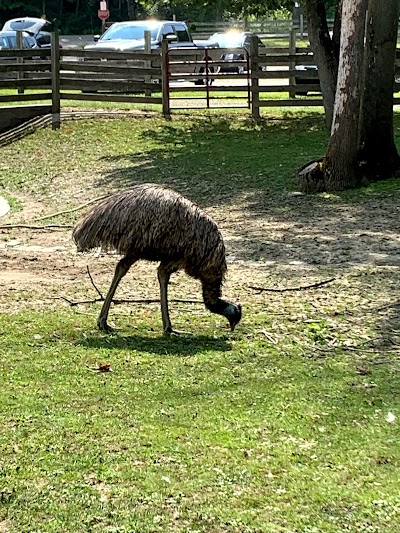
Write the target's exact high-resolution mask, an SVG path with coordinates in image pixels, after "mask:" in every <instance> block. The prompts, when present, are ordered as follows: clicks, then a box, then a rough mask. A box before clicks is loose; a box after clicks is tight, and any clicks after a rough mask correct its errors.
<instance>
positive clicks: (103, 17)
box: [97, 9, 110, 20]
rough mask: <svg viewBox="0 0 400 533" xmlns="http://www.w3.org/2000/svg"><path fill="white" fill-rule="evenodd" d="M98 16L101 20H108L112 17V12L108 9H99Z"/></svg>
mask: <svg viewBox="0 0 400 533" xmlns="http://www.w3.org/2000/svg"><path fill="white" fill-rule="evenodd" d="M97 16H98V17H99V19H100V20H107V19H108V18H109V17H110V12H109V10H108V9H99V10H98V11H97Z"/></svg>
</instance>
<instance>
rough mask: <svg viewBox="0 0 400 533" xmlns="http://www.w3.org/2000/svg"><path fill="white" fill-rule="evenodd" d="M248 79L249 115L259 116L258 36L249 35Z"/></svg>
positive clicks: (257, 118)
mask: <svg viewBox="0 0 400 533" xmlns="http://www.w3.org/2000/svg"><path fill="white" fill-rule="evenodd" d="M250 79H251V116H252V117H253V119H254V120H259V118H260V91H259V78H258V37H257V35H252V36H251V37H250Z"/></svg>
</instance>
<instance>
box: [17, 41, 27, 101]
mask: <svg viewBox="0 0 400 533" xmlns="http://www.w3.org/2000/svg"><path fill="white" fill-rule="evenodd" d="M16 40H17V42H16V45H17V48H18V49H19V50H23V48H24V43H23V40H22V31H17V37H16ZM23 62H24V58H23V57H22V56H18V57H17V63H18V64H19V65H21V64H22V63H23ZM23 77H24V73H23V72H21V71H20V70H19V71H18V72H17V79H18V80H22V78H23ZM24 92H25V91H24V89H23V87H18V94H24Z"/></svg>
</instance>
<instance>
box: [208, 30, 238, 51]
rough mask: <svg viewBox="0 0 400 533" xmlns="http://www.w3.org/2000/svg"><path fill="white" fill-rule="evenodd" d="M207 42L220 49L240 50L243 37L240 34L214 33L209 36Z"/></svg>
mask: <svg viewBox="0 0 400 533" xmlns="http://www.w3.org/2000/svg"><path fill="white" fill-rule="evenodd" d="M209 41H211V42H212V43H218V44H219V45H220V47H221V48H241V47H242V46H243V37H242V35H241V34H240V33H235V32H232V33H230V32H228V33H220V34H218V33H216V34H214V35H211V37H210V38H209Z"/></svg>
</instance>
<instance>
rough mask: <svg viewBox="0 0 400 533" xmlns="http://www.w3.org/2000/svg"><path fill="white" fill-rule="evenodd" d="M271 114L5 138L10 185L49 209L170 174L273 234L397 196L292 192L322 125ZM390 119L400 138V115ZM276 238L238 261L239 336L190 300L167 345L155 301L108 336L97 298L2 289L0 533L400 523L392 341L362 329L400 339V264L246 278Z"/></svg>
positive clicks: (293, 530) (381, 527) (305, 532)
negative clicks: (262, 221) (77, 303)
mask: <svg viewBox="0 0 400 533" xmlns="http://www.w3.org/2000/svg"><path fill="white" fill-rule="evenodd" d="M266 117H267V120H265V121H263V122H262V123H260V124H254V123H253V122H252V121H250V120H248V119H247V117H245V116H244V115H242V116H237V115H232V114H230V115H228V114H227V113H225V112H220V113H219V114H216V115H215V116H211V115H210V114H205V115H204V114H203V115H201V116H200V115H199V116H195V117H194V118H188V117H182V116H179V117H175V118H174V119H173V120H172V121H164V120H163V119H161V118H157V117H156V118H152V119H141V120H137V119H131V120H122V119H114V120H97V121H93V120H85V121H75V122H65V123H63V124H62V127H61V129H60V130H57V131H52V130H51V129H50V128H48V129H44V130H40V131H37V132H36V133H35V134H33V135H30V136H28V137H26V138H25V139H23V140H21V141H18V142H16V143H14V144H13V145H9V146H7V147H4V148H2V156H3V157H2V161H1V163H0V182H1V183H2V188H3V190H4V191H5V193H6V195H7V197H8V198H10V197H12V198H15V203H14V205H15V206H17V202H20V204H22V206H24V203H25V202H26V199H27V198H29V199H30V201H33V202H36V203H39V202H41V203H42V204H44V205H45V206H46V208H47V209H48V210H49V211H50V212H51V210H57V208H63V209H66V208H68V207H74V206H76V205H77V204H78V203H79V202H80V201H81V200H82V201H83V200H85V199H88V198H91V197H94V196H98V195H101V194H103V193H104V192H106V191H109V190H113V189H117V188H122V187H126V186H128V185H130V184H132V183H137V182H144V181H150V182H162V183H166V184H169V185H171V186H174V187H175V188H177V189H178V190H180V191H183V192H185V193H187V195H188V196H190V197H191V198H193V199H194V200H196V201H197V202H198V203H200V204H201V205H202V206H204V207H206V208H216V207H218V209H220V211H219V213H220V218H221V220H223V219H224V216H225V215H226V216H228V215H229V214H230V212H231V210H234V209H238V207H237V206H239V205H241V202H243V198H248V199H249V200H248V202H247V203H245V207H242V209H243V210H244V211H245V216H247V217H248V218H247V219H246V220H248V221H249V222H248V223H249V224H250V223H252V222H251V221H252V220H253V219H257V218H261V217H263V216H264V217H266V218H267V220H268V224H271V226H272V225H273V224H275V223H277V222H278V221H279V219H280V216H281V215H283V214H285V213H287V212H288V211H290V210H293V211H294V210H295V209H297V210H298V211H296V212H295V213H294V215H293V216H294V217H296V216H298V217H299V220H300V219H301V217H302V216H308V217H312V216H313V215H314V211H315V212H317V214H318V213H320V211H319V210H320V209H322V207H323V206H325V207H326V206H327V207H328V208H329V207H332V208H333V207H335V206H339V207H340V208H343V207H344V206H347V205H352V206H354V207H355V210H356V212H357V213H361V212H362V210H363V209H365V210H368V209H370V205H369V204H368V203H367V202H368V201H369V200H370V199H371V198H372V199H373V200H374V201H376V202H379V201H380V202H381V205H382V206H385V205H389V203H390V202H394V203H398V201H399V195H400V191H399V186H398V180H389V181H387V182H380V183H377V184H373V185H371V186H369V187H366V188H364V189H361V190H359V191H352V192H345V193H340V194H337V195H334V194H331V195H316V196H315V197H312V200H310V199H308V197H307V198H303V197H301V198H300V200H299V204H293V203H290V198H291V196H290V193H292V192H293V191H296V188H297V187H296V181H295V169H296V168H297V167H298V166H299V165H301V164H302V163H304V162H305V161H307V160H310V159H312V158H313V157H317V156H319V155H322V154H323V153H324V150H325V148H326V144H327V141H328V132H327V131H326V129H325V126H324V123H323V118H322V116H321V114H320V113H309V112H308V114H306V113H305V112H304V111H300V110H293V111H290V112H287V111H286V110H279V112H278V110H277V111H275V110H274V114H272V113H271V114H269V113H268V114H266ZM395 128H396V130H395V131H396V141H397V142H398V143H399V131H400V121H399V117H398V116H397V115H396V116H395ZM399 144H400V143H399ZM302 202H304V203H305V207H304V208H301V203H302ZM308 202H310V203H308ZM266 206H267V207H266ZM310 206H311V208H310ZM263 209H264V211H262V210H263ZM301 209H303V210H301ZM265 211H266V212H265ZM23 212H24V211H23ZM304 213H305V215H304ZM17 215H18V216H20V213H19V212H18V213H16V214H15V216H17ZM26 216H28V215H26ZM30 216H32V214H30ZM77 216H78V214H76V213H74V214H67V215H63V216H61V217H57V219H56V220H57V221H59V222H73V221H74V220H75V219H76V217H77ZM313 220H314V219H313ZM295 222H296V223H299V224H300V222H299V221H298V220H295ZM317 222H318V221H317ZM296 227H297V226H296ZM299 228H300V226H299ZM9 235H10V234H8V233H4V234H1V238H2V241H4V240H6V239H7V238H8V237H9ZM17 235H18V234H17ZM238 238H239V236H238ZM268 238H269V236H268V234H261V235H259V236H258V237H257V236H256V235H255V236H254V239H253V240H251V242H249V240H248V239H246V238H243V239H242V240H240V241H239V243H240V250H239V251H238V254H239V259H242V260H243V261H246V260H247V259H251V261H252V263H250V264H249V266H248V270H246V272H247V277H246V279H245V280H244V281H243V280H242V281H241V280H239V279H238V280H237V281H235V280H234V282H235V284H234V288H235V290H236V289H237V292H239V293H240V299H241V301H242V303H243V305H244V317H243V321H242V323H241V324H239V326H238V327H237V329H236V331H235V332H234V333H233V334H231V333H230V332H229V333H228V331H227V329H225V328H226V325H225V324H224V322H223V320H222V319H220V318H219V317H215V316H213V315H211V314H210V313H206V312H205V311H204V310H203V309H202V308H201V312H200V313H199V312H194V311H193V308H192V306H187V305H186V306H183V305H182V306H181V308H179V310H177V309H176V308H175V309H174V311H173V314H174V316H173V319H174V325H175V326H176V328H177V329H180V330H185V331H188V332H191V333H187V334H184V335H182V336H177V337H172V338H164V337H162V336H161V335H160V327H161V326H160V316H159V315H160V313H159V309H158V306H151V305H148V306H141V307H134V308H133V309H132V306H130V307H125V308H124V311H122V314H121V315H118V314H117V312H116V311H115V309H113V310H112V313H113V318H112V320H116V321H117V326H118V330H117V332H116V333H114V334H112V335H105V334H103V333H101V332H99V331H97V330H96V329H95V317H96V314H97V312H98V307H97V305H94V306H87V307H84V308H82V307H78V308H68V307H67V306H66V305H64V303H62V302H60V301H56V303H55V302H54V300H50V298H51V297H52V296H60V294H65V293H66V292H67V291H68V290H71V291H72V289H71V288H70V286H68V285H66V286H65V287H64V286H61V287H60V286H57V287H54V288H53V289H52V291H51V292H50V291H49V290H48V289H47V288H45V289H42V291H44V293H43V292H42V293H41V292H40V291H41V288H40V284H39V283H36V284H35V286H33V285H34V284H32V287H29V288H28V289H27V288H25V289H23V290H22V289H21V290H7V289H8V288H10V289H12V287H9V286H8V285H7V284H6V283H3V284H2V287H4V288H5V290H4V291H3V293H2V295H0V303H1V304H4V312H3V313H2V314H1V315H0V405H1V410H0V450H1V456H0V531H1V532H3V531H4V532H5V533H33V532H40V533H59V532H63V533H64V532H65V533H86V532H101V533H104V532H109V533H111V532H113V533H116V532H118V533H122V532H123V533H128V532H129V533H153V532H163V533H164V532H165V533H195V532H196V533H261V532H262V533H264V532H265V533H270V532H271V533H278V532H279V533H320V532H323V533H338V532H346V531H356V532H368V533H370V532H374V533H397V531H398V524H399V521H400V497H399V490H398V487H399V474H398V472H399V467H400V453H399V446H398V443H399V437H400V435H399V425H398V417H399V413H400V397H399V390H400V378H399V361H398V351H397V350H398V348H397V347H396V346H395V345H393V344H390V343H389V347H387V346H386V345H385V346H386V348H384V347H382V348H379V347H378V348H376V349H373V346H374V345H373V344H371V342H370V343H369V344H365V343H364V340H368V341H371V339H375V338H376V337H379V338H381V337H382V338H383V339H386V338H387V337H390V339H392V341H393V342H394V343H395V342H396V339H397V338H398V337H397V336H396V335H398V333H396V332H397V331H398V330H399V324H398V318H397V314H398V312H397V310H398V307H396V306H395V305H393V306H392V307H390V308H389V310H388V314H387V315H384V317H382V315H381V314H379V313H378V312H377V311H375V308H376V307H377V305H378V304H382V303H387V302H392V303H393V302H394V301H395V299H396V298H398V296H399V289H398V287H399V280H398V269H396V267H395V266H394V267H392V268H389V267H388V268H386V267H382V269H380V268H379V267H378V266H375V267H372V266H371V267H368V266H367V267H365V268H364V269H363V268H362V267H361V266H358V267H355V268H354V270H351V267H350V266H349V267H348V271H347V272H346V267H343V270H340V271H339V270H338V271H336V270H335V267H334V266H330V265H324V266H322V265H320V266H318V265H317V267H316V269H315V270H314V271H313V272H312V273H313V275H314V276H315V277H316V278H317V279H321V278H323V277H329V276H330V275H335V276H338V279H337V282H336V284H334V285H332V286H327V287H326V288H325V289H320V290H318V291H317V292H315V291H314V292H313V291H303V292H297V293H296V292H287V293H282V294H276V293H273V294H271V293H269V294H268V296H266V295H265V294H264V295H255V294H254V293H253V292H251V291H249V289H248V287H247V286H248V284H249V282H250V279H252V277H253V276H256V275H257V272H259V269H258V268H257V265H256V266H254V263H257V261H258V258H259V255H260V254H261V253H262V246H263V245H265V241H268ZM303 238H304V242H307V239H309V238H310V239H311V240H312V238H313V237H308V236H307V235H304V237H303ZM354 238H355V239H359V238H360V236H359V235H356V236H355V237H354ZM257 239H258V240H257ZM348 239H349V236H348V235H343V243H342V244H341V245H342V246H343V247H345V245H346V242H349V241H348ZM235 242H236V241H235ZM267 244H268V243H267ZM283 245H284V237H282V239H281V241H280V242H279V246H283ZM2 252H3V250H2ZM13 253H17V252H13V251H11V252H10V251H8V250H6V253H5V254H4V256H3V260H4V261H5V260H6V257H8V256H10V255H12V254H13ZM55 257H56V259H57V258H58V257H62V255H61V256H57V255H56V256H55ZM33 259H34V258H33ZM75 261H77V259H76V257H75V256H73V257H71V264H72V263H74V262H75ZM31 263H32V264H33V265H35V261H33V260H32V257H31V260H30V261H28V260H26V261H25V260H21V265H20V268H21V269H25V268H27V266H26V265H27V264H31ZM252 265H253V266H252ZM48 268H51V267H50V266H49V267H48ZM0 271H1V270H0ZM258 275H259V276H260V274H258ZM304 275H305V274H304V273H302V272H299V273H297V272H296V271H295V270H293V269H291V270H289V265H286V266H285V269H283V270H282V271H280V270H279V267H278V265H277V266H276V268H275V267H271V268H270V269H269V270H267V271H265V276H264V277H263V278H262V279H261V282H262V283H263V284H264V285H266V286H267V285H268V286H273V285H275V284H279V285H284V284H288V285H290V284H293V285H304V284H305V280H304V279H303V276H304ZM70 276H75V278H76V277H77V276H78V274H77V273H76V272H74V271H71V273H70ZM67 278H68V275H67V274H66V279H67ZM0 280H1V277H0ZM83 285H85V284H82V286H79V287H78V286H74V287H76V291H77V293H79V294H83V293H84V292H85V291H86V290H87V287H86V286H83ZM330 287H332V288H330ZM35 291H36V292H35ZM38 294H39V295H40V297H39V296H38ZM85 294H86V293H85ZM86 296H87V294H86ZM365 306H367V310H366V309H365ZM196 309H197V308H196ZM199 309H200V308H199ZM124 312H125V314H123V313H124ZM128 313H131V314H128ZM354 347H356V349H355V348H354ZM99 364H110V365H111V368H112V372H107V373H100V372H96V371H95V368H96V366H97V365H99ZM388 413H394V414H395V416H396V417H397V418H396V419H395V421H394V422H388V421H387V418H386V417H387V415H388Z"/></svg>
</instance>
